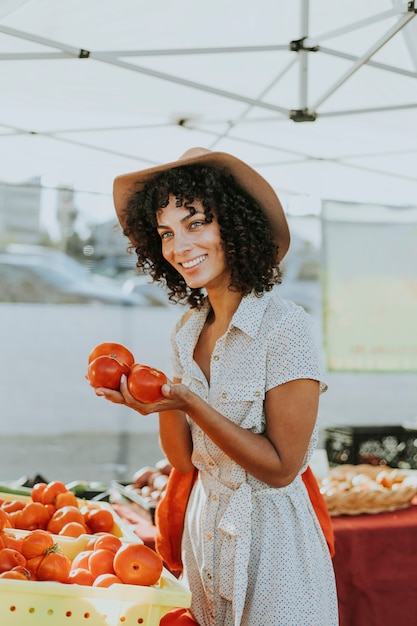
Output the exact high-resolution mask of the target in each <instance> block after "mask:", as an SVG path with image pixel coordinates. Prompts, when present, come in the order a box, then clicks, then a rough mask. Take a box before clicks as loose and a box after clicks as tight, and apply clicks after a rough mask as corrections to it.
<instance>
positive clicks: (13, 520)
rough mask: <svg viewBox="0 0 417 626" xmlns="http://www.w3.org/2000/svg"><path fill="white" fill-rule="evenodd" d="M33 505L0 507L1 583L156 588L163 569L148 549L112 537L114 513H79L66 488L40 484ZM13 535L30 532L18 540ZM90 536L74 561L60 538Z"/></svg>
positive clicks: (7, 503)
mask: <svg viewBox="0 0 417 626" xmlns="http://www.w3.org/2000/svg"><path fill="white" fill-rule="evenodd" d="M31 496H32V498H31V501H29V502H24V501H21V500H3V501H1V505H0V578H11V579H15V580H26V581H27V580H38V581H55V582H60V583H68V584H71V583H73V584H79V585H88V586H96V587H108V586H110V585H111V584H113V583H124V584H131V585H153V584H155V583H157V582H158V580H159V578H160V576H161V573H162V569H163V563H162V559H161V558H160V557H159V555H158V554H157V553H156V552H155V551H154V550H152V549H151V548H148V547H147V546H145V545H143V544H140V543H135V542H130V543H127V542H123V541H122V539H120V538H119V537H116V536H115V535H114V534H113V533H112V532H111V530H112V528H113V526H114V518H113V515H112V513H111V511H109V510H107V509H103V508H99V507H97V506H90V505H88V504H87V505H86V506H84V507H81V508H79V506H78V501H77V499H76V497H75V496H74V494H73V493H72V492H70V491H69V490H68V489H67V488H66V486H65V484H64V483H61V482H60V481H53V482H51V483H48V484H46V483H38V484H37V485H35V486H34V487H33V488H32V492H31ZM13 529H22V530H26V531H27V532H26V533H24V534H18V533H15V532H13ZM82 534H86V535H91V537H90V538H89V539H88V541H87V543H86V545H85V548H84V550H83V551H82V552H79V553H78V554H77V555H76V556H75V557H74V559H72V560H71V559H70V558H69V557H68V556H67V555H66V554H65V553H64V551H63V550H62V548H61V547H60V546H59V543H58V541H59V538H58V541H57V537H56V535H64V536H70V537H79V536H80V535H82Z"/></svg>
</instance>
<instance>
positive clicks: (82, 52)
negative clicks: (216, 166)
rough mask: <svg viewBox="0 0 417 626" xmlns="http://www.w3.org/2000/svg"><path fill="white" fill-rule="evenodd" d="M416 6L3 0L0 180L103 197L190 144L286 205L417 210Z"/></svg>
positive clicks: (316, 1)
mask: <svg viewBox="0 0 417 626" xmlns="http://www.w3.org/2000/svg"><path fill="white" fill-rule="evenodd" d="M416 12H417V4H416V3H415V2H413V1H411V2H405V1H404V0H351V1H350V2H349V3H340V2H334V0H311V1H310V2H308V0H300V1H299V0H294V1H292V2H283V1H277V0H257V2H252V1H250V0H228V1H227V2H225V1H224V0H210V2H204V3H203V2H196V1H195V0H176V2H172V1H171V0H153V1H152V2H149V1H148V2H145V0H88V2H86V1H85V0H59V2H57V1H56V0H3V1H2V3H1V5H0V69H1V76H2V85H1V104H0V147H1V155H2V168H1V173H0V178H1V179H2V180H3V181H13V182H14V181H17V180H24V179H27V178H28V177H32V176H47V177H49V179H53V180H55V181H56V182H57V183H58V184H70V185H73V186H74V187H75V188H78V189H83V190H89V191H100V192H104V193H110V192H111V187H112V181H113V178H114V177H115V176H116V175H118V174H120V173H123V172H128V171H132V170H136V169H140V168H143V167H146V166H150V165H153V164H158V163H161V162H165V161H167V160H174V159H176V158H177V157H178V156H179V155H180V154H182V153H183V152H184V151H185V150H187V149H188V148H189V147H191V146H199V145H200V146H204V147H207V148H211V149H216V150H222V151H226V152H231V153H233V154H235V155H236V156H239V157H240V158H242V159H243V160H246V161H248V162H249V163H251V164H252V165H253V166H254V167H256V168H257V169H258V170H259V171H260V172H261V173H262V174H263V175H264V176H265V177H266V178H267V179H268V180H269V181H270V182H271V183H272V184H273V186H274V187H275V189H276V190H277V192H278V193H280V194H281V195H283V196H288V197H295V196H303V197H304V196H310V197H316V198H333V199H341V200H345V199H346V200H353V201H354V200H358V201H374V202H384V203H388V204H414V203H416V201H417V200H416V199H417V167H416V165H417V124H416V110H417V19H415V16H416Z"/></svg>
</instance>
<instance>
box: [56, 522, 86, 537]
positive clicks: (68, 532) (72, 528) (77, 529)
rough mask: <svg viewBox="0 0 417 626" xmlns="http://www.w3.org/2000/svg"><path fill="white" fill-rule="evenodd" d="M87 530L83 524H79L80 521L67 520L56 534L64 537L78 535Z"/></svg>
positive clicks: (83, 533)
mask: <svg viewBox="0 0 417 626" xmlns="http://www.w3.org/2000/svg"><path fill="white" fill-rule="evenodd" d="M86 532H87V530H86V528H85V526H84V525H83V524H80V522H68V524H65V526H63V527H62V528H61V530H60V531H59V533H58V535H61V536H62V535H63V536H65V537H80V536H81V535H85V534H86Z"/></svg>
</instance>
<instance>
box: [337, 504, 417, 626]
mask: <svg viewBox="0 0 417 626" xmlns="http://www.w3.org/2000/svg"><path fill="white" fill-rule="evenodd" d="M332 522H333V528H334V532H335V548H336V554H335V557H334V568H335V573H336V582H337V589H338V597H339V606H340V626H374V625H375V626H392V625H393V624H395V625H396V626H416V625H417V576H416V572H417V506H415V505H413V506H411V507H410V508H408V509H404V510H401V511H394V512H392V513H378V514H375V515H358V516H352V517H351V516H343V517H335V518H332Z"/></svg>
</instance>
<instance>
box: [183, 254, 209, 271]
mask: <svg viewBox="0 0 417 626" xmlns="http://www.w3.org/2000/svg"><path fill="white" fill-rule="evenodd" d="M206 257H207V254H203V255H202V256H198V257H197V258H196V259H193V260H192V261H187V262H186V263H181V265H182V266H183V268H184V269H186V270H188V269H190V268H191V267H195V266H196V265H200V263H202V262H203V261H205V259H206Z"/></svg>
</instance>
